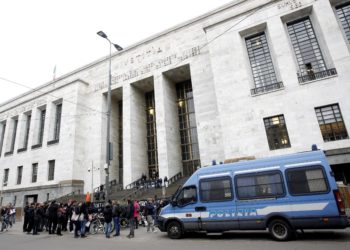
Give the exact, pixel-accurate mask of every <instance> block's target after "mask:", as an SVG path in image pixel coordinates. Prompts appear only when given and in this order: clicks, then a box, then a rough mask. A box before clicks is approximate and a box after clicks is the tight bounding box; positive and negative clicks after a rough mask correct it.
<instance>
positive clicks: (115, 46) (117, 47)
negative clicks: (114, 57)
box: [113, 43, 123, 51]
mask: <svg viewBox="0 0 350 250" xmlns="http://www.w3.org/2000/svg"><path fill="white" fill-rule="evenodd" d="M113 45H114V48H116V49H117V50H118V51H122V50H123V48H122V47H120V46H119V45H118V44H115V43H113Z"/></svg>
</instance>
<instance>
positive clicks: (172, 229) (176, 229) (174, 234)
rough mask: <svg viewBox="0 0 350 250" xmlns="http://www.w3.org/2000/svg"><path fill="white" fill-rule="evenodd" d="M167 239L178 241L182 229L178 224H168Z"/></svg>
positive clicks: (174, 222)
mask: <svg viewBox="0 0 350 250" xmlns="http://www.w3.org/2000/svg"><path fill="white" fill-rule="evenodd" d="M167 232H168V237H169V238H171V239H180V238H181V236H182V228H181V225H180V223H179V222H176V221H173V222H170V223H169V225H168V227H167Z"/></svg>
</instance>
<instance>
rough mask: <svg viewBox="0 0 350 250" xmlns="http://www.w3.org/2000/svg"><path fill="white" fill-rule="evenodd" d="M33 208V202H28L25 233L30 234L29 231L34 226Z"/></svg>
mask: <svg viewBox="0 0 350 250" xmlns="http://www.w3.org/2000/svg"><path fill="white" fill-rule="evenodd" d="M34 210H35V204H34V203H32V204H30V207H29V209H28V227H27V234H30V232H31V231H32V229H33V226H34Z"/></svg>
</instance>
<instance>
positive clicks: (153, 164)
mask: <svg viewBox="0 0 350 250" xmlns="http://www.w3.org/2000/svg"><path fill="white" fill-rule="evenodd" d="M145 100H146V129H147V155H148V173H149V177H150V178H152V179H153V178H159V169H158V147H157V124H156V105H155V100H154V91H151V92H147V93H146V94H145Z"/></svg>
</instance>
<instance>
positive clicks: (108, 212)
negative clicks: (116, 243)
mask: <svg viewBox="0 0 350 250" xmlns="http://www.w3.org/2000/svg"><path fill="white" fill-rule="evenodd" d="M103 216H104V218H105V224H104V227H105V228H104V229H105V235H106V238H110V237H111V236H110V234H111V229H112V218H113V213H112V208H111V205H110V204H109V203H107V204H106V207H105V209H104V210H103Z"/></svg>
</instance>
